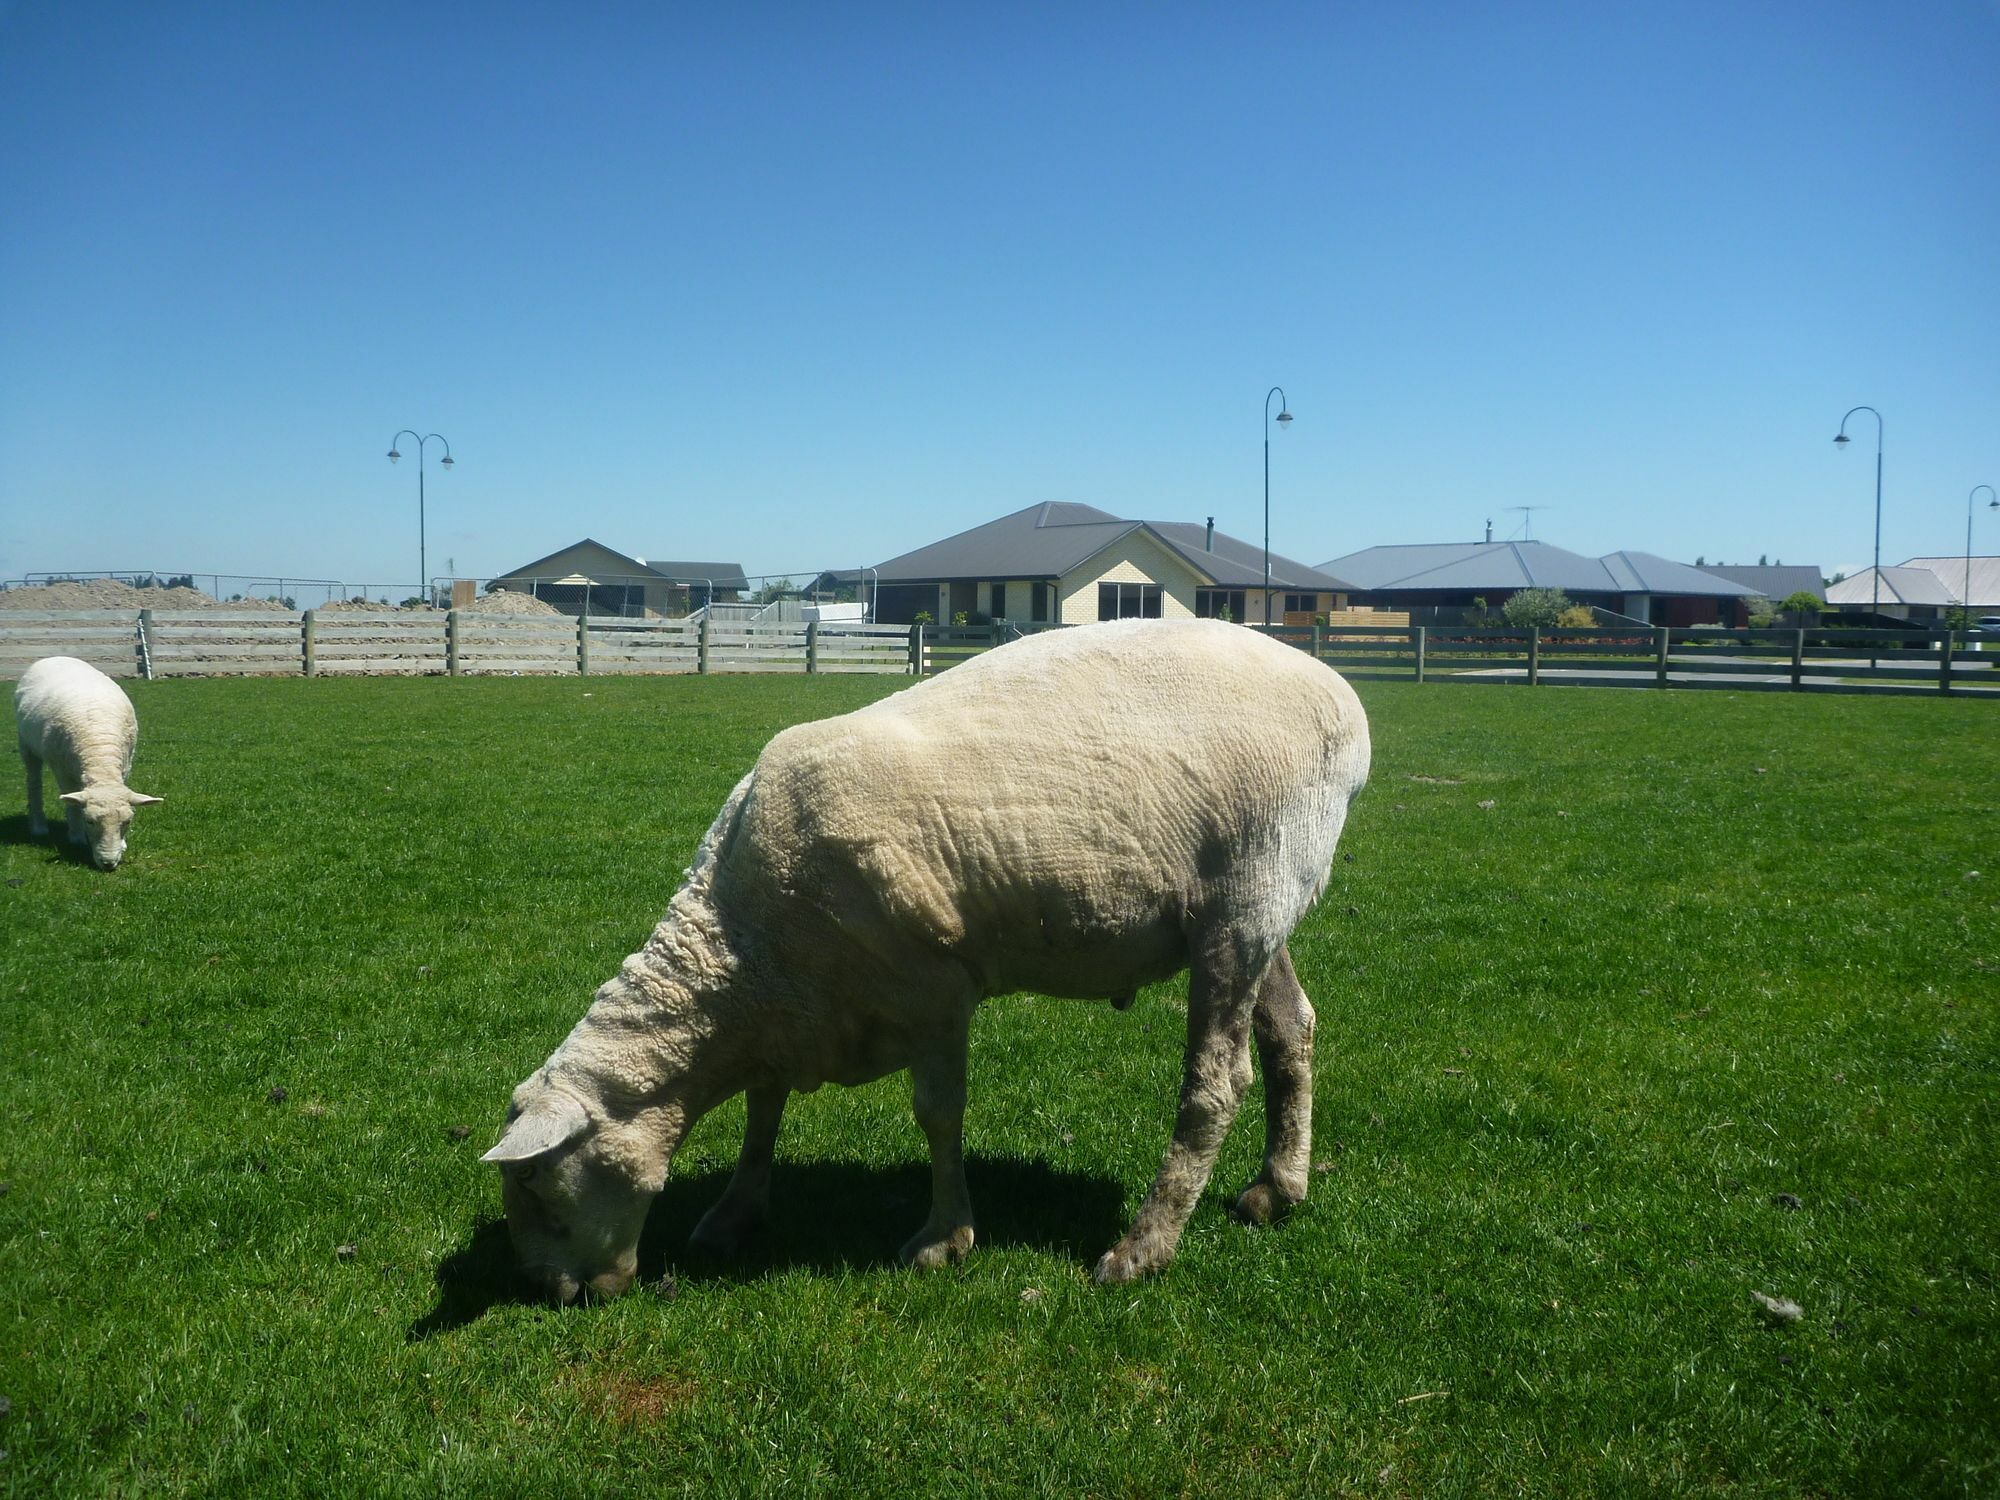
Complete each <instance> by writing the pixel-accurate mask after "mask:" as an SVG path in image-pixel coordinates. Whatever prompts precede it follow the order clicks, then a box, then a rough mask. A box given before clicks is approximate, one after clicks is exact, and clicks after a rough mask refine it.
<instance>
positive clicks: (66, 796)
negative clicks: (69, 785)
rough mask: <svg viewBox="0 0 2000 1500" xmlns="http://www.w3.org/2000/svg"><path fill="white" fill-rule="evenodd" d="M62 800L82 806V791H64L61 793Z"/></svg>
mask: <svg viewBox="0 0 2000 1500" xmlns="http://www.w3.org/2000/svg"><path fill="white" fill-rule="evenodd" d="M62 800H63V801H65V802H74V803H75V804H76V805H77V806H78V807H81V806H83V793H82V792H64V793H63V794H62Z"/></svg>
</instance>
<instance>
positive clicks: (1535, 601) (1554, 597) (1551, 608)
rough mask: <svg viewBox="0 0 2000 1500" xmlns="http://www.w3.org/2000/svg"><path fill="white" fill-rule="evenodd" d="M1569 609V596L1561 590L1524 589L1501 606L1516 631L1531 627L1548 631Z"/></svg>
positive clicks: (1502, 613)
mask: <svg viewBox="0 0 2000 1500" xmlns="http://www.w3.org/2000/svg"><path fill="white" fill-rule="evenodd" d="M1569 607H1570V604H1569V595H1568V594H1565V593H1564V592H1563V591H1562V590H1561V589H1522V590H1520V591H1519V592H1518V593H1516V594H1514V595H1513V596H1512V597H1511V598H1509V599H1508V600H1507V602H1506V603H1505V604H1503V605H1501V606H1500V613H1501V615H1502V616H1503V617H1505V619H1506V621H1507V623H1508V624H1509V625H1512V626H1513V627H1514V628H1515V629H1516V630H1524V629H1526V628H1527V627H1528V626H1530V625H1539V626H1541V627H1542V628H1543V629H1545V630H1546V629H1547V628H1548V627H1549V626H1551V625H1553V624H1555V623H1556V621H1558V620H1560V619H1561V618H1562V613H1563V611H1564V610H1566V609H1568V608H1569Z"/></svg>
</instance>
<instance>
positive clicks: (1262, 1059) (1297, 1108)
mask: <svg viewBox="0 0 2000 1500" xmlns="http://www.w3.org/2000/svg"><path fill="white" fill-rule="evenodd" d="M1253 1016H1254V1020H1255V1025H1256V1032H1257V1060H1258V1062H1259V1064H1261V1066H1262V1067H1263V1069H1264V1170H1263V1171H1261V1172H1259V1173H1258V1174H1257V1176H1256V1178H1255V1180H1253V1181H1252V1182H1251V1184H1250V1185H1249V1186H1248V1187H1246V1188H1245V1189H1244V1190H1243V1192H1242V1194H1241V1195H1240V1196H1239V1197H1238V1198H1237V1200H1236V1213H1237V1216H1238V1217H1239V1218H1242V1219H1244V1220H1246V1221H1247V1222H1249V1223H1252V1224H1269V1223H1270V1222H1271V1221H1272V1220H1274V1219H1280V1218H1283V1217H1284V1216H1285V1215H1286V1214H1287V1213H1289V1212H1290V1211H1291V1210H1292V1207H1293V1206H1294V1205H1295V1204H1299V1203H1303V1202H1304V1201H1305V1196H1306V1185H1307V1180H1308V1179H1307V1170H1308V1167H1309V1164H1310V1162H1311V1159H1312V1086H1313V1083H1312V1051H1313V1008H1312V1002H1311V1001H1310V1000H1308V999H1307V998H1306V992H1305V990H1304V988H1303V987H1301V986H1300V984H1299V976H1298V974H1297V973H1296V972H1294V971H1293V969H1292V956H1291V954H1290V953H1288V952H1286V951H1285V950H1284V949H1282V948H1280V949H1279V950H1278V956H1277V957H1276V958H1275V959H1273V960H1272V961H1271V967H1270V968H1269V969H1267V970H1265V971H1264V982H1263V983H1262V984H1261V985H1259V986H1258V987H1257V1007H1256V1010H1255V1011H1254V1012H1253Z"/></svg>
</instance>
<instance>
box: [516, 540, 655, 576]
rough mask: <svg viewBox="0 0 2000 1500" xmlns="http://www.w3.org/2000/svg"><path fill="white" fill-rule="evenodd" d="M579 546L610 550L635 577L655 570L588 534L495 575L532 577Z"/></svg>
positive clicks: (602, 550) (603, 550)
mask: <svg viewBox="0 0 2000 1500" xmlns="http://www.w3.org/2000/svg"><path fill="white" fill-rule="evenodd" d="M579 547H595V548H597V549H598V551H600V552H609V553H610V554H611V555H612V556H613V557H615V558H617V559H618V560H619V561H620V562H625V563H630V564H631V565H632V576H633V577H635V578H636V577H639V576H641V575H643V574H646V573H650V572H652V571H653V570H652V569H651V568H649V567H647V566H646V565H645V564H644V563H642V562H640V561H639V559H638V558H636V557H627V556H626V555H625V554H624V553H623V552H620V551H619V550H618V549H617V548H616V547H607V546H605V545H604V543H602V542H600V541H598V540H597V538H596V537H590V536H587V537H585V538H583V540H581V541H577V542H571V543H570V544H569V545H568V546H567V547H558V548H556V550H555V551H553V552H551V553H549V554H548V556H546V557H538V558H536V559H535V560H534V561H533V562H531V563H522V564H521V566H520V567H518V568H509V569H508V570H507V571H506V572H504V573H496V574H494V577H496V578H532V577H534V576H535V570H536V569H537V568H540V567H543V566H545V565H546V564H548V563H551V562H554V561H555V560H556V559H557V558H558V557H561V556H562V555H563V554H564V553H565V552H574V551H576V549H577V548H579Z"/></svg>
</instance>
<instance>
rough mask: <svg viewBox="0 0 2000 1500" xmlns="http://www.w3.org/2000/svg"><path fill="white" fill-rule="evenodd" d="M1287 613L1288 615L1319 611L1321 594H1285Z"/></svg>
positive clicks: (1309, 613)
mask: <svg viewBox="0 0 2000 1500" xmlns="http://www.w3.org/2000/svg"><path fill="white" fill-rule="evenodd" d="M1285 613H1286V614H1288V615H1311V614H1317V613H1319V595H1318V594H1287V595H1285Z"/></svg>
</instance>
